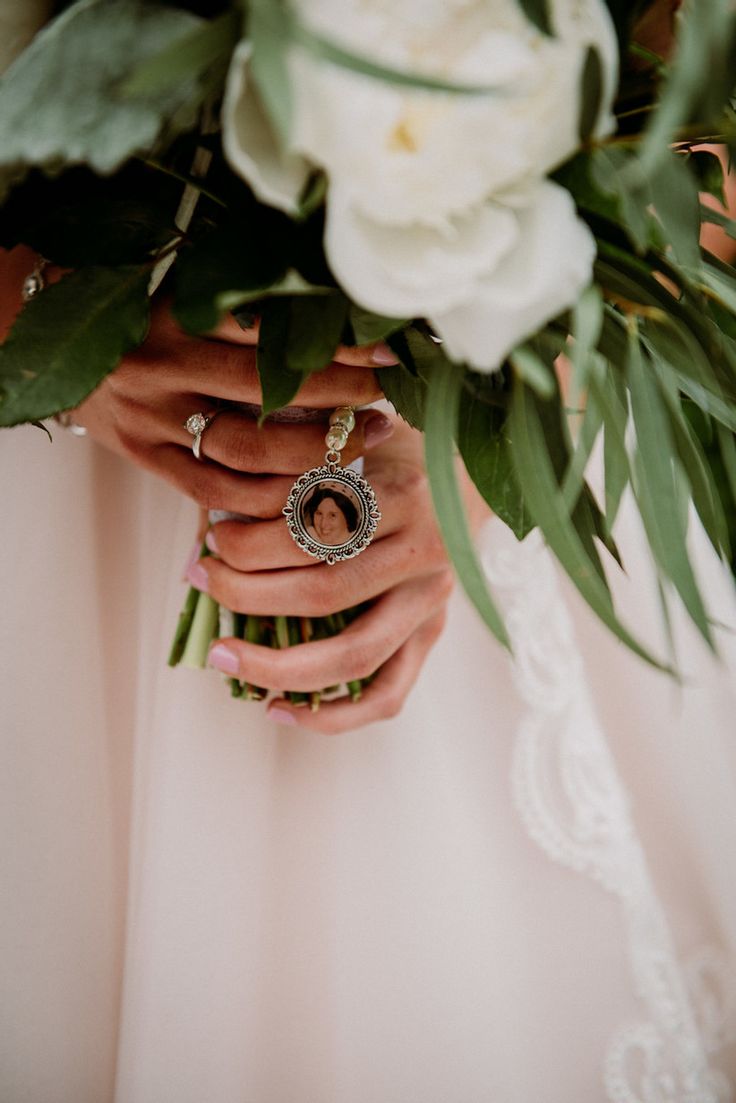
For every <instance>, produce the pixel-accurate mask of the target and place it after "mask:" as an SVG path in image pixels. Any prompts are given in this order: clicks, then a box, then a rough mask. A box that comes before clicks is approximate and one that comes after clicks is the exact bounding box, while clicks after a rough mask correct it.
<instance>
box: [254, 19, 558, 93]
mask: <svg viewBox="0 0 736 1103" xmlns="http://www.w3.org/2000/svg"><path fill="white" fill-rule="evenodd" d="M251 2H252V0H251ZM543 2H544V0H522V3H528V4H532V5H536V6H539V5H540V4H541V3H543ZM268 3H269V0H256V5H257V7H258V8H259V9H260V7H261V6H263V5H264V4H266V5H267V4H268ZM271 3H272V6H274V7H278V5H274V4H273V0H271ZM278 26H280V35H281V40H282V42H285V41H286V39H287V37H288V36H290V37H291V39H292V41H293V42H294V43H295V44H297V45H298V46H300V47H302V49H304V50H305V51H306V52H308V53H309V54H311V56H312V57H314V58H315V59H317V60H318V61H326V62H328V63H329V64H331V65H337V66H339V67H340V68H341V69H347V70H348V71H349V72H352V73H360V75H361V76H365V77H372V78H373V79H374V80H379V81H382V82H384V83H386V84H395V85H398V86H399V87H400V88H414V89H417V90H418V91H424V92H451V93H453V94H455V95H459V96H488V95H505V92H504V90H503V86H498V85H492V84H471V83H468V84H465V83H461V82H458V81H448V80H443V79H442V78H441V77H432V76H429V75H427V74H424V73H418V72H411V71H409V70H406V69H397V68H395V67H394V66H392V65H383V64H381V63H380V62H377V61H375V60H374V59H373V58H371V57H369V56H368V55H367V54H356V53H354V52H353V51H352V50H348V49H346V48H345V47H344V46H341V45H340V44H339V43H338V42H336V41H334V40H332V39H329V38H326V37H325V36H324V35H321V34H319V33H318V32H317V31H313V30H311V29H310V28H309V27H307V26H306V25H305V24H304V23H299V22H297V21H296V20H294V19H293V18H292V17H289V19H288V22H286V21H285V20H284V17H283V15H281V16H280V24H276V23H275V24H274V29H276V27H278Z"/></svg>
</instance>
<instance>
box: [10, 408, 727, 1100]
mask: <svg viewBox="0 0 736 1103" xmlns="http://www.w3.org/2000/svg"><path fill="white" fill-rule="evenodd" d="M0 464H1V465H2V472H3V479H2V484H1V485H2V490H1V491H0V500H1V502H2V506H1V508H2V516H3V519H4V533H3V542H2V546H3V552H2V568H3V575H2V577H3V579H4V581H5V588H4V592H5V600H4V602H3V616H2V650H1V655H2V670H3V674H4V677H3V688H2V729H3V740H2V746H3V754H4V761H3V764H2V771H1V773H0V778H2V786H3V795H2V801H1V802H0V821H1V832H0V838H1V839H2V844H1V845H2V853H3V859H2V864H3V871H2V876H3V887H4V895H3V908H2V911H1V912H0V945H1V951H0V953H1V956H2V982H1V984H0V1016H1V1019H2V1022H1V1029H0V1100H2V1103H204V1101H207V1103H408V1101H415V1100H416V1101H421V1103H598V1101H601V1103H603V1101H606V1103H608V1101H614V1103H720V1101H723V1100H727V1099H732V1098H733V1087H734V1084H735V1083H736V1046H735V1045H734V1034H733V1026H734V1018H733V1006H732V1005H733V998H734V992H735V991H736V986H735V985H734V975H735V973H734V964H735V963H736V945H735V942H736V878H735V877H734V873H733V849H734V841H735V840H736V831H735V830H734V828H735V826H736V738H735V737H736V723H735V722H734V716H735V715H736V707H735V706H736V694H735V693H734V685H733V681H732V677H733V672H734V670H736V647H735V646H734V637H733V635H732V634H729V633H728V632H727V631H725V630H724V631H722V632H721V633H720V646H721V653H722V656H723V661H722V663H721V664H720V665H719V664H717V663H715V662H714V661H712V659H711V658H710V657H709V656H708V655H707V654H706V653H705V651H704V649H703V648H702V647H701V646H700V645H699V643H698V641H697V640H696V639H695V638H694V635H693V633H692V631H690V630H689V629H688V628H687V626H685V625H684V624H683V623H681V622H680V621H676V623H675V625H674V628H675V632H676V635H677V637H678V640H679V645H680V646H679V656H678V657H679V664H680V668H681V669H682V670H683V672H684V679H685V680H684V684H683V685H682V686H681V687H678V686H677V685H676V684H675V683H674V682H673V680H672V679H670V678H667V677H666V676H664V675H661V674H657V673H656V672H654V671H652V670H651V669H649V668H648V667H647V666H646V665H645V664H644V663H643V662H641V661H640V660H638V659H636V658H634V657H633V656H631V655H630V654H629V653H628V652H627V651H625V650H624V649H623V648H622V647H621V646H619V645H618V644H616V643H615V642H614V641H613V640H612V639H611V638H610V637H609V636H608V635H607V634H606V632H605V630H604V629H602V628H601V627H600V626H599V625H598V624H597V623H596V622H594V620H593V618H592V617H591V615H590V614H589V613H588V612H587V611H586V610H585V609H584V608H583V606H582V604H581V602H580V601H579V599H578V598H577V596H576V595H575V593H574V592H573V591H572V590H571V588H570V587H569V585H567V584H566V583H565V582H563V581H561V579H560V575H559V572H558V570H557V569H556V568H555V567H554V565H553V563H552V561H551V559H550V557H549V555H548V553H547V552H546V550H545V549H544V547H543V545H542V543H541V541H539V540H537V539H536V538H535V537H534V535H532V536H531V537H529V538H528V539H527V540H526V541H525V542H524V543H523V544H521V545H518V544H517V543H516V542H515V541H514V539H513V537H511V536H510V535H509V534H508V532H507V531H506V530H505V529H504V527H503V526H502V525H501V524H500V523H498V522H491V523H489V525H488V527H487V529H486V530H485V532H484V533H483V535H482V550H483V556H484V564H485V567H486V569H487V572H488V575H489V578H490V580H491V583H492V585H493V587H494V589H495V592H496V593H497V595H498V596H499V600H500V601H501V603H502V605H503V608H504V610H505V616H506V619H507V622H508V625H509V628H510V631H511V634H512V637H513V642H514V651H515V658H514V660H513V661H512V660H510V659H509V657H508V656H507V655H506V654H505V653H504V652H503V651H502V650H501V648H500V647H498V645H497V644H495V642H494V641H493V640H492V639H490V637H489V636H488V634H487V633H486V631H485V629H484V628H483V626H482V625H481V624H480V622H479V620H478V619H477V617H476V616H475V614H474V612H473V611H472V610H471V609H470V608H469V607H468V606H467V604H466V602H465V600H464V598H463V597H462V596H461V595H460V594H457V595H456V596H455V598H454V599H453V604H452V610H451V616H450V621H449V624H448V626H447V628H446V630H445V633H444V635H443V637H442V638H441V640H440V642H439V644H438V645H437V646H436V648H435V649H434V651H433V652H432V654H431V655H430V657H429V660H428V662H427V664H426V666H425V668H424V671H423V673H422V675H421V677H420V679H419V682H418V684H417V685H416V687H415V689H414V691H413V693H412V694H411V696H410V698H409V700H408V701H407V704H406V706H405V709H404V711H403V712H402V714H401V715H400V716H399V717H397V718H396V719H395V720H392V721H390V722H386V723H382V724H376V725H373V726H371V727H370V728H366V729H364V730H362V731H357V732H354V733H352V734H350V735H346V736H342V737H339V738H333V739H331V738H326V737H323V736H316V735H310V734H309V733H306V732H304V731H300V730H298V729H296V730H295V729H288V730H287V729H279V728H277V727H274V726H273V725H271V724H270V723H268V722H267V721H266V720H265V719H264V716H263V712H262V707H261V706H259V705H256V704H250V703H245V702H242V701H236V700H232V699H231V698H230V697H229V696H228V693H227V691H226V688H225V687H224V686H223V685H222V684H221V682H220V679H219V677H218V676H217V675H216V674H215V673H214V672H213V671H208V672H198V671H190V670H186V669H181V668H177V669H176V670H171V669H169V668H168V667H167V666H166V653H167V646H168V643H169V640H170V637H171V634H172V631H173V627H174V624H175V621H176V615H177V612H178V608H179V605H180V602H181V599H182V596H183V592H184V586H183V584H182V583H181V581H180V578H181V572H182V568H183V564H184V562H185V560H186V558H187V552H188V551H189V547H190V544H191V540H192V536H193V533H194V528H195V509H194V507H193V506H192V505H191V504H190V503H188V502H187V501H185V500H184V499H183V498H181V497H180V496H179V495H177V494H175V493H174V492H172V491H171V490H170V489H168V488H167V487H166V486H164V485H163V484H162V483H159V482H158V481H157V480H156V479H154V478H153V477H152V476H148V475H146V474H143V473H141V472H139V471H137V470H135V469H133V468H132V467H131V466H130V465H127V464H125V463H123V462H122V461H121V460H119V459H117V458H116V457H114V456H111V455H109V454H107V453H105V452H104V451H103V450H102V449H100V448H98V447H97V446H96V445H94V444H93V443H92V442H91V441H89V440H76V439H74V438H72V437H69V436H68V435H66V434H64V433H62V432H60V431H57V432H56V433H55V439H54V443H53V445H49V443H48V441H47V440H46V438H45V437H44V436H43V434H42V433H40V432H39V431H38V430H35V429H32V428H22V429H18V430H13V431H9V432H5V433H3V434H0ZM621 522H622V523H621V526H620V531H619V533H618V536H619V540H620V542H621V545H622V546H623V550H624V554H625V556H626V562H627V566H628V568H629V571H630V577H629V579H628V581H626V583H625V585H623V584H622V585H620V586H618V590H620V593H619V599H620V602H621V608H622V610H623V616H624V617H625V618H626V619H627V621H628V622H629V623H634V624H635V625H636V626H637V628H638V630H639V631H640V633H642V634H647V635H648V638H649V640H650V642H651V641H655V637H656V626H657V625H658V623H659V611H658V606H657V601H656V596H652V593H651V592H650V591H651V590H652V586H651V579H650V576H649V574H648V573H647V564H646V560H645V556H644V554H643V550H642V546H641V540H640V538H639V537H638V535H637V532H636V529H635V526H634V525H633V523H632V520H631V517H630V516H628V515H627V514H624V516H623V517H622V519H621ZM696 535H697V534H696ZM696 543H698V547H697V549H696V550H697V558H698V560H699V561H700V565H701V569H702V570H703V571H704V572H705V573H706V575H707V577H708V586H707V589H708V596H709V601H710V605H711V609H712V611H713V613H714V614H715V615H716V616H717V619H718V620H719V621H720V622H724V623H726V624H730V625H731V626H734V625H736V608H735V606H734V600H733V592H732V589H731V587H730V583H729V582H728V581H727V580H726V578H725V577H724V576H723V575H722V574H721V573H720V571H719V570H718V567H717V565H716V564H715V563H714V562H713V560H712V559H711V557H710V556H709V553H708V549H707V548H705V547H703V546H700V542H698V541H696ZM620 581H622V580H620ZM657 646H659V642H658V641H657Z"/></svg>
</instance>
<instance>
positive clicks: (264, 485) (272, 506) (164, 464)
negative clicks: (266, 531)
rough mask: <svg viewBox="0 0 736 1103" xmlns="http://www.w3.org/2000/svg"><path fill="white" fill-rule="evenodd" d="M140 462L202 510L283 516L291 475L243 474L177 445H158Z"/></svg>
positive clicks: (265, 516)
mask: <svg viewBox="0 0 736 1103" xmlns="http://www.w3.org/2000/svg"><path fill="white" fill-rule="evenodd" d="M138 462H139V463H141V464H142V465H143V466H144V467H148V468H149V470H152V471H155V472H156V473H157V474H159V475H161V476H163V478H165V479H166V480H167V482H169V483H171V485H172V486H175V487H176V488H177V490H180V491H181V492H182V494H186V495H187V497H189V498H192V499H193V500H194V501H195V502H196V503H197V505H199V506H201V508H202V509H206V510H211V509H224V510H227V511H228V512H230V513H242V514H243V515H244V516H246V517H258V518H261V519H266V518H274V517H280V516H281V512H282V510H283V508H284V503H285V502H286V499H287V497H288V495H289V491H290V490H291V487H292V485H293V482H294V479H293V476H291V475H243V474H240V473H238V472H235V471H231V470H229V469H228V468H227V467H223V466H222V465H221V464H218V463H209V462H207V461H200V460H196V459H195V458H194V456H193V455H192V452H191V450H190V449H186V448H181V447H179V445H178V444H164V445H158V446H157V447H156V448H154V449H151V451H150V453H149V456H148V458H147V459H144V458H140V457H139V461H138Z"/></svg>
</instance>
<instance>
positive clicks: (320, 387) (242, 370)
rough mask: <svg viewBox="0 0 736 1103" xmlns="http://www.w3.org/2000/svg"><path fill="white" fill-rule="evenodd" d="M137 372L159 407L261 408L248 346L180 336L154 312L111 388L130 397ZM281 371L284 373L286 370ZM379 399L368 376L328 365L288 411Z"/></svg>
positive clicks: (164, 313) (165, 313)
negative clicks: (186, 394) (224, 403)
mask: <svg viewBox="0 0 736 1103" xmlns="http://www.w3.org/2000/svg"><path fill="white" fill-rule="evenodd" d="M141 368H147V369H151V370H150V373H149V380H148V386H149V387H150V393H151V394H160V395H161V398H162V401H164V400H165V396H167V395H170V394H171V393H172V392H181V391H190V392H192V393H198V394H201V393H202V392H205V393H206V394H208V395H210V396H211V397H212V398H216V399H223V400H229V401H231V402H246V403H250V404H253V405H259V406H260V404H261V385H260V381H259V377H258V371H257V367H256V349H255V348H254V347H253V346H250V345H245V344H238V343H235V342H233V341H229V340H228V341H223V340H220V339H217V338H214V337H192V336H190V335H188V334H186V333H183V332H182V330H181V329H179V327H178V326H177V324H176V322H175V320H174V319H173V317H172V316H171V314H170V313H169V312H168V311H167V310H162V309H160V308H159V310H158V312H157V314H156V324H155V325H153V326H152V327H151V335H150V337H149V338H148V340H147V341H146V342H145V344H143V345H142V346H141V347H140V348H139V349H137V350H136V351H135V352H134V353H131V354H130V355H129V356H127V357H126V358H125V360H124V361H123V363H122V364H121V365H120V366H119V367H118V368H117V369H116V370H115V372H113V373H112V375H111V376H110V380H111V382H112V383H113V385H114V386H115V387H116V388H118V389H119V390H120V391H122V392H124V393H130V394H135V393H136V391H137V390H138V389H139V387H140V378H141ZM284 370H287V369H286V368H285V369H284ZM380 398H383V391H382V390H381V388H380V386H379V385H378V382H377V381H376V378H375V375H374V373H373V372H370V371H366V370H365V368H358V367H351V366H350V365H344V364H330V365H328V366H327V367H326V368H324V369H323V370H322V371H317V372H314V373H313V374H312V375H310V377H309V379H308V380H307V381H306V382H305V383H304V384H303V385H302V386H301V387H300V388H299V390H298V391H297V393H296V396H295V397H294V399H293V400H292V403H293V404H294V405H301V406H311V407H316V408H318V409H332V408H334V407H335V406H345V405H349V406H368V405H370V403H371V402H376V401H377V400H378V399H380Z"/></svg>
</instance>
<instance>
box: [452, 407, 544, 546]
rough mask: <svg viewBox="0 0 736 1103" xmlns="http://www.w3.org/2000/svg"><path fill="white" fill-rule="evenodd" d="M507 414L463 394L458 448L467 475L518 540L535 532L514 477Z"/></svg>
mask: <svg viewBox="0 0 736 1103" xmlns="http://www.w3.org/2000/svg"><path fill="white" fill-rule="evenodd" d="M505 422H506V412H505V411H504V410H502V409H500V408H499V407H494V406H489V405H488V404H487V403H485V402H483V401H481V400H480V399H478V398H476V397H475V396H473V395H471V394H469V393H468V391H467V390H463V393H462V397H461V400H460V414H459V421H458V437H457V442H458V447H459V448H460V454H461V456H462V458H463V462H464V463H465V467H466V469H467V472H468V474H469V475H470V477H471V479H472V480H473V482H474V483H475V485H476V486H477V488H478V490H479V491H480V493H481V494H482V496H483V498H484V499H485V501H486V502H487V503H488V505H489V506H490V507H491V509H492V510H493V512H494V513H495V514H496V516H497V517H499V518H500V519H501V520H502V521H503V522H504V524H506V525H508V527H509V528H510V529H511V531H512V532H513V534H514V536H516V538H517V540H523V539H524V537H525V536H526V535H527V533H529V532H530V531H531V530H532V529H533V528H534V522H533V521H532V519H531V517H530V516H529V513H528V511H527V509H526V507H525V505H524V498H523V496H522V494H521V491H520V490H519V486H518V484H517V482H516V477H515V475H514V465H513V461H512V458H511V453H510V450H509V443H510V441H509V437H508V433H507V432H506V427H505Z"/></svg>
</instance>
